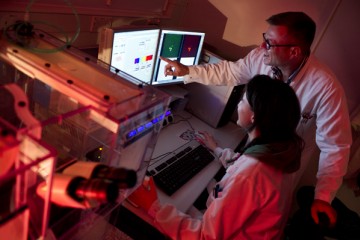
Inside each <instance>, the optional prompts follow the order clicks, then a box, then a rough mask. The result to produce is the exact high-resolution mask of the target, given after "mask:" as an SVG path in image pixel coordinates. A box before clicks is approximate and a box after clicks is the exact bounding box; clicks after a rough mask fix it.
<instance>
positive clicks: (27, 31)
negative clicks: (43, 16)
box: [4, 0, 80, 53]
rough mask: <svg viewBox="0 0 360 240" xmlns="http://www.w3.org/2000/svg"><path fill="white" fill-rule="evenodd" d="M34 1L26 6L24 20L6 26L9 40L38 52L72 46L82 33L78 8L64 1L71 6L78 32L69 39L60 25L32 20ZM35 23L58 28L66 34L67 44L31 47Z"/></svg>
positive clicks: (5, 31)
mask: <svg viewBox="0 0 360 240" xmlns="http://www.w3.org/2000/svg"><path fill="white" fill-rule="evenodd" d="M34 2H35V0H31V1H30V2H29V4H28V5H27V6H26V9H25V15H24V21H17V22H16V23H15V24H12V25H9V26H8V27H6V28H4V35H5V36H6V38H7V40H8V41H11V42H14V43H16V44H18V45H20V46H22V47H23V48H25V49H27V50H29V51H32V52H37V53H55V52H58V51H62V50H64V49H65V48H67V47H68V46H71V45H72V43H73V42H75V40H76V39H77V38H78V36H79V34H80V19H79V15H78V14H77V12H76V10H75V9H74V8H73V6H72V5H71V3H70V2H69V1H68V0H64V2H65V3H66V4H67V5H68V6H69V7H70V9H71V11H72V12H73V14H74V16H75V19H76V32H75V34H74V36H73V37H72V38H71V39H70V40H69V37H68V36H67V35H66V34H65V32H64V31H63V30H62V29H61V28H60V27H58V26H55V25H53V24H50V23H48V22H44V21H35V22H30V9H31V7H32V5H33V4H34ZM34 23H37V24H39V23H40V24H44V25H47V26H50V27H52V28H54V29H56V30H57V31H58V32H60V33H61V34H62V35H64V37H65V44H64V45H62V46H59V47H57V48H54V49H41V48H36V47H35V46H33V47H31V46H30V41H31V39H32V38H33V34H34V31H33V29H34V25H33V24H34ZM10 31H13V33H14V34H15V36H11V35H10Z"/></svg>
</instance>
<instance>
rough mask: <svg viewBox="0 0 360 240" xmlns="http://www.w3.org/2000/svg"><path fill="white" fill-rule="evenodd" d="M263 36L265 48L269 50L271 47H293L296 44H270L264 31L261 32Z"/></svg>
mask: <svg viewBox="0 0 360 240" xmlns="http://www.w3.org/2000/svg"><path fill="white" fill-rule="evenodd" d="M263 38H264V42H265V48H266V50H269V49H270V48H272V47H295V46H297V45H295V44H271V43H269V40H268V39H266V38H265V33H263Z"/></svg>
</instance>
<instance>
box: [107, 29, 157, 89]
mask: <svg viewBox="0 0 360 240" xmlns="http://www.w3.org/2000/svg"><path fill="white" fill-rule="evenodd" d="M159 33H160V30H159V29H146V30H144V29H143V30H133V31H123V32H120V31H119V32H115V33H114V38H113V47H112V54H111V63H110V65H111V66H112V67H115V68H116V69H119V70H120V71H122V72H125V73H127V74H129V75H131V76H133V77H135V78H137V79H139V80H141V81H143V82H146V83H150V82H151V79H152V75H153V70H154V64H155V56H156V50H157V44H158V39H159Z"/></svg>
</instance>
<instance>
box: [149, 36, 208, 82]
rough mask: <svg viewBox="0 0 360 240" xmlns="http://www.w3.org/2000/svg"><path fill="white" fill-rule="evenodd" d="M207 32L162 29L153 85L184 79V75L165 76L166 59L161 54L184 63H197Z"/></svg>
mask: <svg viewBox="0 0 360 240" xmlns="http://www.w3.org/2000/svg"><path fill="white" fill-rule="evenodd" d="M204 38H205V33H203V32H193V31H182V30H169V29H165V30H164V29H163V30H161V34H160V40H159V46H158V53H157V58H156V63H155V69H154V76H153V79H152V85H166V84H176V83H180V82H182V81H183V77H176V76H165V74H164V67H165V65H166V62H165V61H162V60H160V58H159V56H162V57H165V58H168V59H170V60H176V61H179V62H180V63H182V64H184V65H188V66H189V65H196V64H198V62H199V59H200V56H201V49H202V45H203V43H204Z"/></svg>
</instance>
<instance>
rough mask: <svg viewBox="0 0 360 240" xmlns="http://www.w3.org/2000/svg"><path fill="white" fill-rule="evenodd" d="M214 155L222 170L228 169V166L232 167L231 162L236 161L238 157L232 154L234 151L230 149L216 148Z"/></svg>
mask: <svg viewBox="0 0 360 240" xmlns="http://www.w3.org/2000/svg"><path fill="white" fill-rule="evenodd" d="M214 153H215V155H216V156H217V157H218V159H219V161H220V162H221V164H222V165H223V167H224V168H228V167H229V166H230V165H232V162H233V161H232V160H236V159H238V158H239V157H240V154H239V153H236V152H234V150H232V149H230V148H224V149H223V148H220V147H217V148H215V150H214Z"/></svg>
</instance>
